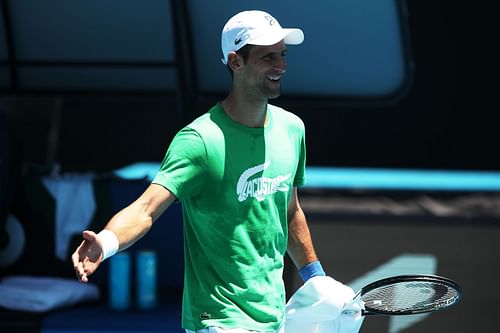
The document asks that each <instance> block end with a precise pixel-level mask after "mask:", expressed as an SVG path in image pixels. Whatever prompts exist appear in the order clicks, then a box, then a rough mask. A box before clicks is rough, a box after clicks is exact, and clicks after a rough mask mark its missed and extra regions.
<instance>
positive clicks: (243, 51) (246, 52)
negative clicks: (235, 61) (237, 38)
mask: <svg viewBox="0 0 500 333" xmlns="http://www.w3.org/2000/svg"><path fill="white" fill-rule="evenodd" d="M252 47H253V45H251V44H247V45H245V46H243V47H242V48H241V49H239V50H238V51H236V54H238V55H240V56H241V57H242V58H243V61H244V62H245V63H246V62H247V60H248V57H249V55H250V50H251V49H252ZM228 58H229V57H228ZM227 69H228V70H229V73H231V77H232V76H233V70H232V69H231V67H229V64H228V65H227Z"/></svg>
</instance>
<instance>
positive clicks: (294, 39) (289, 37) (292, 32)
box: [247, 28, 304, 45]
mask: <svg viewBox="0 0 500 333" xmlns="http://www.w3.org/2000/svg"><path fill="white" fill-rule="evenodd" d="M281 40H284V41H285V44H289V45H298V44H301V43H302V42H303V41H304V33H303V32H302V30H300V29H295V28H290V29H281V30H280V31H279V33H276V34H272V35H270V34H267V35H264V36H260V37H259V38H255V39H254V40H249V41H248V42H247V44H252V45H274V44H276V43H278V42H279V41H281Z"/></svg>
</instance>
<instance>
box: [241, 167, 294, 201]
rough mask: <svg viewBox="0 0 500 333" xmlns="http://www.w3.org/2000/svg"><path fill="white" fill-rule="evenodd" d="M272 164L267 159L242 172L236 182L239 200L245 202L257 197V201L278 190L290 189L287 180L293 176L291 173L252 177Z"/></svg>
mask: <svg viewBox="0 0 500 333" xmlns="http://www.w3.org/2000/svg"><path fill="white" fill-rule="evenodd" d="M270 164H271V162H270V161H267V162H265V163H263V164H259V165H256V166H254V167H251V168H249V169H247V170H245V171H244V172H243V173H242V174H241V176H240V178H239V179H238V183H237V184H236V194H237V195H238V201H239V202H243V201H245V200H246V199H247V198H255V199H257V201H262V200H264V199H265V198H266V196H268V195H270V194H273V193H276V192H278V191H281V192H286V191H288V189H289V186H288V184H287V183H286V181H287V180H288V179H290V177H291V176H292V175H291V174H290V173H289V174H287V175H284V176H277V177H275V178H269V177H258V178H254V179H250V177H252V176H253V175H255V174H257V173H259V172H261V171H264V170H265V169H267V168H268V167H269V165H270Z"/></svg>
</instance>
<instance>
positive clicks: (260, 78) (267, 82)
mask: <svg viewBox="0 0 500 333" xmlns="http://www.w3.org/2000/svg"><path fill="white" fill-rule="evenodd" d="M285 54H286V46H285V43H284V41H281V42H278V43H277V44H274V45H271V46H257V45H255V46H253V47H252V48H251V49H250V52H249V54H248V59H247V61H246V63H245V66H244V68H243V72H242V74H243V76H242V79H243V84H244V86H245V91H246V92H247V93H249V94H255V97H261V98H265V99H271V98H276V97H279V95H280V87H281V77H282V75H283V74H285V70H286V61H285Z"/></svg>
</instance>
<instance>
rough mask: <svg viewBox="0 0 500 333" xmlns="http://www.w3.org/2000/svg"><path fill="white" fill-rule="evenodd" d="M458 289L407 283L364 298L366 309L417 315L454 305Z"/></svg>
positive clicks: (401, 283)
mask: <svg viewBox="0 0 500 333" xmlns="http://www.w3.org/2000/svg"><path fill="white" fill-rule="evenodd" d="M458 298H459V293H458V291H457V290H456V289H454V288H451V287H450V286H448V285H446V284H442V283H438V282H426V281H405V282H399V283H393V284H390V285H386V286H381V287H378V288H375V289H373V290H371V291H368V292H367V293H366V294H364V295H363V296H362V300H363V302H364V303H365V307H367V308H370V309H373V310H375V311H380V312H387V313H416V312H426V311H429V310H437V309H440V308H444V307H447V306H449V305H452V304H453V303H454V302H455V301H457V300H458Z"/></svg>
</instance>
